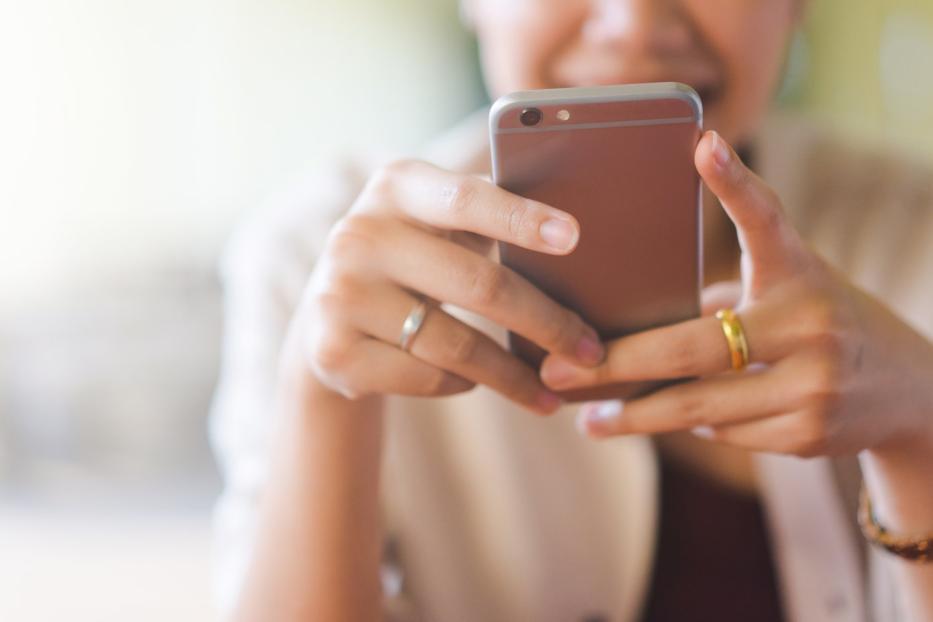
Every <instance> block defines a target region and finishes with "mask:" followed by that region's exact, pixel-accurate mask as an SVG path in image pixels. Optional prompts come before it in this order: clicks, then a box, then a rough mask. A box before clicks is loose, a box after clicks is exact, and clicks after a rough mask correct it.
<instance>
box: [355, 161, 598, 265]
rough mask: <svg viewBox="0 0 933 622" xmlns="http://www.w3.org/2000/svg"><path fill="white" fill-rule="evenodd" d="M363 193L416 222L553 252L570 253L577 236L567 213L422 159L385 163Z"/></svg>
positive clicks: (575, 228) (577, 231)
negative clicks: (421, 160)
mask: <svg viewBox="0 0 933 622" xmlns="http://www.w3.org/2000/svg"><path fill="white" fill-rule="evenodd" d="M364 196H365V197H366V198H367V200H368V201H370V202H375V203H377V204H379V205H380V206H391V209H393V210H396V211H397V212H398V213H400V214H402V215H404V216H406V217H408V218H410V219H412V220H414V221H416V222H418V223H423V224H427V225H430V226H432V227H437V228H439V229H444V230H455V231H470V232H472V233H478V234H480V235H483V236H486V237H489V238H492V239H495V240H501V241H503V242H508V243H510V244H515V245H517V246H521V247H523V248H527V249H530V250H534V251H539V252H542V253H549V254H552V255H564V254H567V253H569V252H570V251H572V250H573V249H574V247H576V245H577V240H578V239H579V237H580V225H579V223H578V222H577V220H576V219H575V218H574V217H573V216H571V215H570V214H568V213H566V212H563V211H561V210H558V209H556V208H553V207H551V206H549V205H545V204H544V203H540V202H538V201H533V200H531V199H526V198H524V197H520V196H518V195H515V194H512V193H511V192H508V191H506V190H503V189H502V188H499V187H498V186H496V185H494V184H492V183H491V182H489V181H486V180H484V179H482V178H480V177H476V176H473V175H461V174H457V173H452V172H449V171H445V170H443V169H440V168H438V167H436V166H433V165H431V164H428V163H426V162H418V161H403V162H398V163H395V164H393V165H390V166H389V167H386V169H384V170H383V172H382V173H381V174H379V175H376V176H375V177H374V178H373V180H372V181H371V182H370V184H369V185H368V186H367V190H366V191H364Z"/></svg>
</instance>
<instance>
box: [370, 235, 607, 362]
mask: <svg viewBox="0 0 933 622" xmlns="http://www.w3.org/2000/svg"><path fill="white" fill-rule="evenodd" d="M367 226H375V227H377V228H378V231H374V232H371V234H370V235H367V236H365V238H366V239H367V240H368V243H370V244H371V245H375V246H377V247H378V248H377V249H376V250H375V257H376V259H377V261H378V264H379V265H378V266H377V268H378V269H379V270H381V271H382V273H383V274H384V275H385V276H386V277H387V278H388V279H389V280H391V281H394V282H396V283H398V284H400V285H402V286H404V287H406V288H408V289H411V290H414V291H418V292H421V293H423V294H426V295H427V296H429V297H431V298H433V299H435V300H440V301H443V302H449V303H451V304H454V305H456V306H459V307H462V308H465V309H469V310H470V311H473V312H475V313H479V314H480V315H483V316H485V317H487V318H489V319H490V320H492V321H493V322H496V323H497V324H499V325H501V326H504V327H505V328H507V329H509V330H511V331H514V332H516V333H518V334H520V335H522V336H524V337H526V338H528V339H530V340H531V341H533V342H535V343H537V344H538V345H539V346H541V347H542V348H544V349H545V350H547V351H549V352H559V353H561V354H563V355H565V356H567V357H569V358H572V359H574V360H576V361H578V362H580V363H581V364H583V365H595V364H597V363H599V362H600V361H601V360H602V357H603V355H604V351H603V346H602V343H601V342H600V341H599V337H598V335H597V334H596V331H595V330H593V329H592V328H591V327H589V326H587V325H586V324H584V322H583V320H582V319H581V318H580V316H579V315H577V314H576V313H574V312H572V311H570V310H568V309H566V308H564V307H562V306H560V305H559V304H557V303H556V302H554V301H553V300H552V299H551V298H549V297H548V296H546V295H545V294H544V293H543V292H541V290H539V289H538V288H536V287H535V286H534V285H532V284H531V283H529V282H528V281H527V280H526V279H524V278H523V277H521V276H520V275H518V274H517V273H515V272H514V271H512V270H510V269H509V268H506V267H505V266H502V265H500V264H498V263H496V262H494V261H491V260H489V259H487V258H485V257H480V256H479V255H477V254H475V253H472V252H470V251H469V250H467V249H465V248H463V247H461V246H458V245H457V244H453V243H451V242H450V241H449V240H445V239H442V238H438V237H436V236H433V235H430V234H427V233H425V232H423V231H419V230H418V229H416V228H413V227H410V226H407V225H404V224H402V223H398V222H393V221H385V220H381V221H380V222H377V223H370V224H369V225H367Z"/></svg>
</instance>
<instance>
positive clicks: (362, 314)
mask: <svg viewBox="0 0 933 622" xmlns="http://www.w3.org/2000/svg"><path fill="white" fill-rule="evenodd" d="M371 296H372V298H373V300H379V301H380V308H381V309H382V310H384V311H383V312H380V313H373V312H372V310H371V308H364V307H361V306H356V307H354V309H356V310H358V311H359V313H358V315H356V317H353V318H350V322H351V323H353V324H354V325H355V326H356V327H357V329H358V330H361V331H362V332H364V333H366V334H368V335H371V336H373V337H376V338H378V339H381V340H383V341H385V342H387V343H389V344H391V345H396V344H398V340H399V337H400V333H401V327H402V324H403V323H404V321H405V318H406V317H407V316H408V314H409V313H410V312H411V311H412V309H414V307H415V306H416V305H417V304H418V302H419V301H418V299H417V298H415V297H414V296H412V295H411V294H409V293H407V292H404V291H402V290H400V289H398V288H396V287H393V286H391V285H389V284H385V285H381V286H374V288H373V290H372V292H371ZM410 352H411V354H412V355H414V356H415V357H417V358H418V359H421V360H423V361H425V362H427V363H430V364H431V365H434V366H436V367H439V368H441V369H444V370H447V371H449V372H451V373H453V374H455V375H457V376H459V377H461V378H465V379H467V380H469V381H471V382H475V383H477V384H483V385H486V386H488V387H490V388H491V389H493V390H494V391H497V392H499V393H501V394H502V395H504V396H505V397H507V398H508V399H510V400H512V401H514V402H517V403H519V404H522V405H523V406H525V407H527V408H529V409H532V410H535V411H537V412H541V413H551V412H553V411H554V410H556V409H557V408H558V407H559V406H560V405H561V400H560V398H559V397H558V396H556V395H554V393H552V392H551V391H548V390H547V389H546V388H545V387H544V385H542V384H541V382H540V380H538V376H537V374H536V373H535V371H534V370H532V369H531V368H530V367H528V366H527V365H526V364H525V363H523V362H522V361H520V360H519V359H517V358H516V357H514V356H512V355H511V354H510V353H508V352H506V351H505V350H503V349H502V347H501V346H499V344H498V343H496V342H495V341H493V340H492V339H491V338H489V337H488V336H487V335H484V334H483V333H481V332H480V331H478V330H476V329H474V328H473V327H471V326H469V325H467V324H465V323H464V322H461V321H460V320H458V319H456V318H454V317H452V316H451V315H449V314H448V313H446V312H445V311H444V310H443V309H441V308H439V307H437V306H433V305H432V306H429V307H428V310H427V312H426V314H425V317H424V321H423V323H422V325H421V328H420V330H419V331H418V333H417V334H416V335H415V337H414V338H413V339H412V341H411V344H410Z"/></svg>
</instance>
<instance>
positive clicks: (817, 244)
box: [214, 0, 933, 620]
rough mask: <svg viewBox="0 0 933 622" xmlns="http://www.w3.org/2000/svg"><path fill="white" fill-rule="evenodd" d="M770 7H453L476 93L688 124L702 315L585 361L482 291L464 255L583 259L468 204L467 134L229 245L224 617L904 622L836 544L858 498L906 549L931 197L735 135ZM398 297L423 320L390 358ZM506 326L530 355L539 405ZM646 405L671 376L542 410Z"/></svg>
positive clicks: (852, 164) (829, 145)
mask: <svg viewBox="0 0 933 622" xmlns="http://www.w3.org/2000/svg"><path fill="white" fill-rule="evenodd" d="M802 8H803V7H802V6H801V2H799V1H796V0H762V1H760V2H731V1H728V0H726V1H722V2H709V1H708V0H665V1H659V0H601V1H591V0H559V1H558V0H470V1H469V2H467V3H466V4H465V6H464V9H465V13H466V14H467V15H468V16H469V19H470V21H471V23H472V24H473V26H474V27H475V30H476V33H477V36H478V39H479V42H480V46H481V51H482V62H483V68H484V71H485V76H486V78H487V83H488V87H489V90H490V92H491V93H492V94H493V95H496V96H498V95H500V94H503V93H505V92H509V91H514V90H519V89H525V88H548V87H561V86H581V85H592V84H609V83H625V82H651V81H665V80H675V81H680V82H685V83H688V84H690V85H692V86H693V87H694V88H695V89H697V91H698V92H699V93H700V94H701V96H702V98H703V100H704V108H705V118H706V125H707V127H708V128H711V129H712V130H715V131H710V132H707V134H706V135H704V137H703V139H702V140H701V141H700V143H699V145H698V147H697V151H696V158H695V160H696V166H697V169H698V171H699V173H700V175H701V176H702V178H703V181H704V183H705V186H706V188H707V196H706V201H705V204H706V210H705V216H704V220H705V222H704V235H705V247H706V257H705V263H706V279H707V285H708V286H707V287H706V289H705V290H704V309H705V311H704V317H702V318H700V319H696V320H691V321H687V322H683V323H681V324H678V325H674V326H670V327H665V328H661V329H657V330H652V331H647V332H645V333H641V334H638V335H633V336H629V337H626V338H623V339H620V340H617V341H615V342H610V343H605V344H602V343H599V342H598V341H597V340H596V339H595V334H594V332H593V331H592V329H591V328H589V327H587V326H586V325H585V324H584V323H583V321H582V320H581V319H580V318H579V317H578V316H577V315H575V314H574V313H572V312H570V311H568V310H566V309H563V308H561V307H560V306H558V305H557V304H556V303H554V302H553V301H551V300H549V299H548V298H547V297H546V296H544V295H543V294H542V293H541V292H539V291H538V290H537V289H535V288H534V287H533V286H532V285H530V284H529V283H527V282H526V281H524V280H522V279H520V278H518V277H517V276H516V275H514V274H512V273H509V272H508V271H506V270H505V269H503V268H501V267H499V266H498V265H497V264H496V263H495V262H494V257H492V252H493V250H492V249H493V248H494V244H493V241H495V240H504V241H507V242H511V243H515V244H519V245H522V246H525V247H527V248H531V249H534V250H537V251H540V252H544V253H553V254H562V253H567V252H572V249H573V247H574V245H575V244H576V242H577V240H578V238H579V236H580V235H585V234H586V233H585V231H584V232H581V231H579V228H578V226H577V224H576V221H575V220H574V219H573V218H572V216H569V215H567V214H564V213H562V212H560V211H559V210H556V209H555V208H553V207H550V206H546V205H542V204H539V203H535V202H531V201H527V200H524V199H521V198H519V197H515V196H513V195H510V194H509V193H507V192H505V191H503V190H501V189H498V188H496V187H494V186H493V185H491V184H490V183H489V182H488V181H486V180H485V179H484V178H483V177H480V175H483V174H487V173H488V166H489V164H488V160H487V153H488V146H487V145H486V143H485V142H484V137H485V131H484V129H485V128H484V124H483V122H482V119H480V120H478V121H477V120H475V119H474V120H472V121H469V122H467V123H466V124H465V125H464V127H463V128H460V129H458V130H457V131H455V132H454V134H453V135H452V136H450V137H447V138H446V139H444V140H442V141H441V144H440V146H439V147H437V148H436V149H434V150H433V151H430V152H429V153H427V154H425V156H424V160H427V161H430V162H431V163H430V164H429V163H428V162H426V161H416V160H407V161H401V162H395V163H390V164H388V165H385V166H382V167H379V168H376V169H375V170H371V169H367V168H366V167H359V168H358V169H357V170H356V171H347V170H344V171H342V172H341V173H340V174H339V175H334V176H333V177H332V178H331V179H329V180H327V181H326V182H322V181H316V182H314V183H313V184H311V186H312V190H311V191H310V192H309V193H308V196H307V197H302V198H300V200H298V201H296V203H295V205H293V206H289V207H287V208H285V209H283V210H279V211H278V212H275V213H268V214H265V215H264V216H263V217H262V218H263V222H262V223H258V224H257V223H254V224H250V225H248V226H247V227H245V228H244V230H243V233H242V235H241V236H240V237H239V238H238V239H237V240H235V241H234V243H233V245H232V247H231V250H230V253H229V254H228V256H227V260H226V261H227V263H226V265H225V270H226V278H227V282H228V296H229V306H230V322H229V324H228V334H227V345H226V352H225V363H224V371H223V378H222V382H221V385H220V388H219V392H218V398H217V402H216V412H215V419H214V424H215V428H214V435H215V441H216V444H217V446H218V450H219V452H220V455H221V459H222V461H223V462H224V465H225V467H226V474H227V479H228V489H227V492H226V494H225V496H224V498H223V499H222V501H221V504H220V508H219V519H220V526H221V529H222V533H221V542H220V547H221V550H222V554H223V555H226V556H227V557H226V559H225V565H224V574H223V575H222V580H223V581H224V583H223V585H222V586H221V587H222V590H223V593H224V595H225V598H226V600H227V604H228V605H229V606H231V607H233V608H234V610H235V612H236V615H235V617H236V618H237V619H243V620H370V619H378V618H379V617H380V616H381V615H388V616H389V617H390V618H392V619H402V620H404V619H423V620H461V619H462V620H583V619H591V620H603V619H605V620H638V619H643V620H667V619H678V620H689V619H716V620H729V619H744V620H748V619H756V620H765V619H781V618H782V617H784V618H786V619H795V620H814V619H819V620H867V619H877V620H903V619H914V620H933V566H931V565H928V564H927V565H924V564H917V563H913V562H911V561H907V560H905V559H903V558H901V557H900V556H898V555H894V554H891V553H888V552H883V551H881V550H880V549H878V548H876V547H871V548H869V549H866V548H865V545H864V541H858V540H856V537H857V532H856V528H855V527H854V512H855V505H856V502H855V494H856V493H857V491H858V485H859V479H860V477H861V476H864V479H865V483H866V491H867V493H868V495H869V498H870V499H871V501H872V503H873V505H874V515H875V517H876V519H877V523H880V524H881V525H883V526H884V527H886V528H888V529H889V530H890V531H891V532H892V533H893V534H896V535H898V536H899V537H900V536H903V538H905V539H907V540H911V541H914V542H917V543H919V542H922V538H918V536H925V535H928V534H930V533H933V492H931V491H933V382H931V380H933V343H931V336H933V313H931V312H930V311H931V309H933V294H931V288H930V287H929V283H930V282H931V279H933V251H931V249H933V215H931V213H933V190H931V184H933V181H931V180H933V176H931V175H930V173H929V171H926V170H923V169H921V168H918V167H915V166H908V165H907V164H904V163H901V162H899V161H897V160H895V159H894V158H893V156H878V155H875V154H870V155H861V154H859V153H858V152H854V151H852V150H850V149H847V148H845V147H842V146H840V145H839V144H837V143H836V142H835V141H834V140H832V139H831V138H829V137H825V136H821V135H819V134H817V133H815V132H813V131H810V130H808V129H806V128H802V127H801V126H799V125H796V124H792V123H791V124H788V123H783V122H781V123H778V124H777V125H775V124H773V123H772V122H770V121H768V122H765V120H764V116H765V113H766V111H767V106H768V102H769V101H770V100H771V97H772V93H773V91H774V89H775V87H776V84H777V83H778V81H779V78H780V69H781V67H782V63H783V60H784V53H785V50H786V48H787V44H788V41H789V38H790V36H791V34H792V32H793V30H794V28H795V27H796V26H797V24H798V22H799V20H800V13H801V11H802ZM730 145H737V146H739V147H740V151H741V152H742V153H743V154H747V156H748V158H749V159H750V161H751V162H753V163H754V167H755V169H756V171H757V172H759V173H760V175H761V176H758V175H756V174H754V173H752V172H751V171H750V170H749V169H748V168H747V167H746V166H745V164H744V163H743V161H742V159H740V158H739V157H738V155H737V154H736V152H735V151H734V150H733V148H732V147H731V146H730ZM720 205H721V207H722V209H720ZM510 223H512V225H513V226H510ZM515 223H518V225H515ZM325 233H326V236H325ZM823 257H825V258H826V259H824V258H823ZM422 298H429V299H433V300H436V301H438V302H439V303H442V304H444V306H443V307H440V306H432V307H430V308H429V310H428V313H427V315H426V317H425V318H424V321H423V323H422V325H421V327H420V330H418V332H417V333H415V334H414V335H409V336H410V337H412V339H411V341H410V343H406V347H404V348H401V347H399V338H400V335H401V333H402V326H403V324H404V323H405V320H406V319H407V318H410V316H411V313H412V310H413V309H414V308H416V306H417V305H418V301H419V300H420V299H422ZM728 307H734V308H735V309H736V311H737V313H738V314H739V316H740V318H741V322H742V325H743V326H744V333H745V336H746V337H747V341H748V344H749V348H750V350H749V360H748V362H749V363H751V366H750V367H749V368H748V369H744V370H743V371H741V372H730V371H729V370H730V347H729V344H728V343H727V342H726V340H725V339H724V337H723V332H722V327H721V321H720V320H719V319H717V318H715V317H713V316H712V315H711V313H712V312H713V311H715V310H716V309H719V308H728ZM505 328H508V329H514V330H518V331H519V332H522V333H523V334H525V335H526V336H528V337H529V338H531V339H533V340H535V341H536V342H538V343H539V344H540V345H542V346H543V347H545V348H546V349H547V350H548V351H549V352H550V353H551V354H550V356H549V357H548V359H547V360H546V361H545V364H544V367H543V369H542V371H541V374H540V377H539V376H538V375H537V374H536V373H535V372H534V371H533V370H531V369H528V368H527V367H525V366H524V365H522V364H521V363H520V362H518V361H517V360H516V359H515V358H513V357H512V356H511V355H510V354H508V352H507V351H506V350H505V349H503V347H502V337H503V332H504V329H505ZM673 376H683V377H685V378H689V377H698V378H699V379H695V380H690V381H688V382H684V383H681V384H678V385H676V386H673V387H669V388H667V389H664V390H661V391H659V392H657V393H655V394H653V395H650V396H647V397H643V398H640V399H635V400H631V401H629V402H627V403H626V404H624V408H623V405H622V404H620V403H618V402H606V403H601V404H590V405H585V406H584V407H582V408H576V407H572V406H563V405H561V404H560V401H559V399H558V398H557V397H556V396H555V394H554V393H553V392H552V390H554V389H558V388H565V387H571V386H586V385H588V384H593V383H601V382H605V381H607V380H635V379H648V378H669V377H673ZM441 397H446V399H439V398H441ZM529 410H530V411H533V412H536V413H539V414H542V415H549V417H546V418H539V417H532V416H530V415H529V414H528V412H527V411H529ZM577 411H579V412H578V415H577V426H576V427H577V428H578V431H579V433H578V432H577V431H576V430H575V429H574V428H575V426H574V424H573V421H572V415H571V414H570V413H574V412H577ZM271 430H274V432H270V431H271ZM593 439H611V440H603V441H602V442H599V443H597V442H593ZM801 456H803V457H808V458H813V459H812V460H800V459H799V457H801ZM659 475H660V477H659ZM759 501H760V502H761V505H759ZM723 521H726V522H723ZM656 541H657V546H655V542H656ZM865 550H868V551H869V554H868V558H869V559H867V560H866V559H865V557H866V556H865V555H864V552H865ZM380 570H381V571H382V575H381V579H382V581H381V582H380ZM692 587H695V588H696V589H691V588H692Z"/></svg>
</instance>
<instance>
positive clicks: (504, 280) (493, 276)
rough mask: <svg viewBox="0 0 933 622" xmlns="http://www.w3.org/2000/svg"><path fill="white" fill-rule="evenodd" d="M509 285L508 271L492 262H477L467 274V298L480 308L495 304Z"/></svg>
mask: <svg viewBox="0 0 933 622" xmlns="http://www.w3.org/2000/svg"><path fill="white" fill-rule="evenodd" d="M510 285H511V279H510V278H509V273H508V271H506V270H505V269H504V268H502V267H501V266H499V265H497V264H494V263H491V262H489V263H479V264H477V265H476V267H474V268H473V269H472V270H471V272H470V273H469V274H468V275H467V288H468V292H469V293H468V296H469V299H470V300H471V301H472V302H473V303H474V304H476V305H477V306H479V307H480V308H488V307H493V306H496V305H497V304H498V303H500V302H501V301H502V300H503V299H504V298H505V295H506V292H507V291H508V288H509V287H510Z"/></svg>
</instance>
